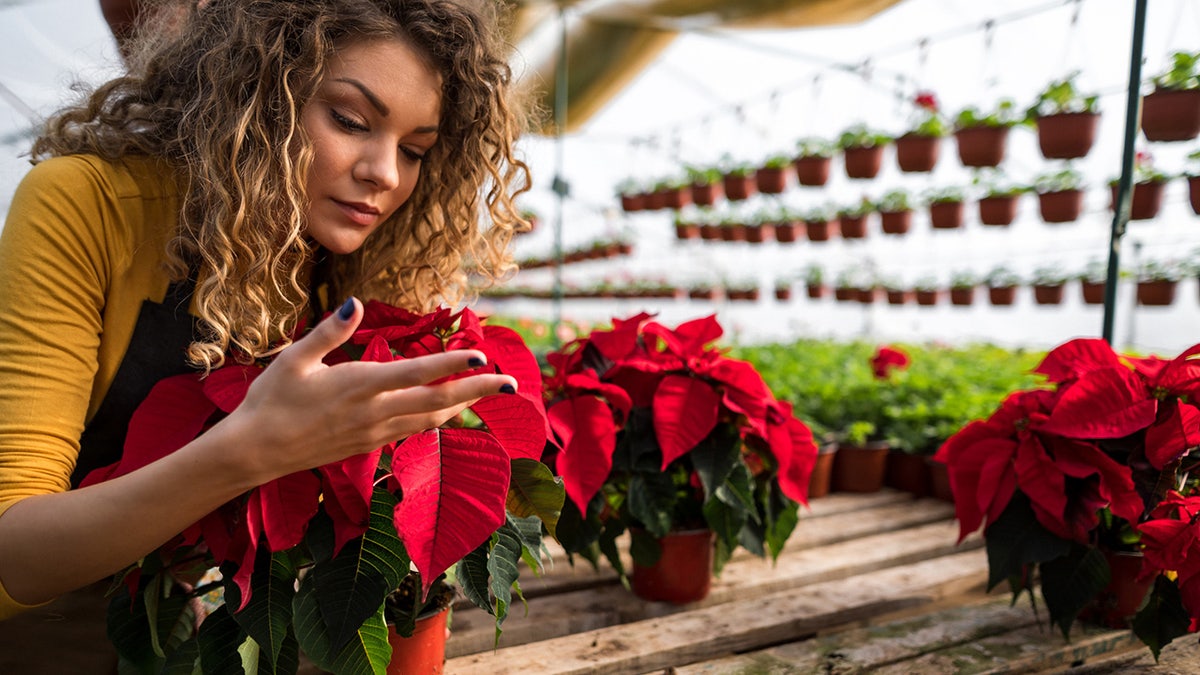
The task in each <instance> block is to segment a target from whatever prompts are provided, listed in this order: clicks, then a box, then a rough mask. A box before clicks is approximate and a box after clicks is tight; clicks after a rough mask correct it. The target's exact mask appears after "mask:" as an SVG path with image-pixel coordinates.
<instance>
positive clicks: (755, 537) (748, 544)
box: [737, 519, 767, 558]
mask: <svg viewBox="0 0 1200 675" xmlns="http://www.w3.org/2000/svg"><path fill="white" fill-rule="evenodd" d="M766 539H767V531H766V527H764V525H763V523H762V522H761V521H759V522H756V521H753V520H749V519H747V520H746V524H745V525H742V529H741V530H738V538H737V541H738V544H739V545H740V546H741V547H742V548H744V549H746V550H747V551H749V552H751V553H753V554H754V555H756V556H758V557H760V558H765V557H766V555H767V547H766V543H767V542H766Z"/></svg>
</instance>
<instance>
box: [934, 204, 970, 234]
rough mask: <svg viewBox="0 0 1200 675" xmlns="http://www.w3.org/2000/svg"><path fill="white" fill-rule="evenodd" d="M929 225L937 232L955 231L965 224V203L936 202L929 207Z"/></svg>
mask: <svg viewBox="0 0 1200 675" xmlns="http://www.w3.org/2000/svg"><path fill="white" fill-rule="evenodd" d="M929 224H930V225H932V226H933V228H934V229H935V230H954V229H958V228H960V227H962V224H963V203H962V202H961V201H954V202H934V203H932V204H930V205H929Z"/></svg>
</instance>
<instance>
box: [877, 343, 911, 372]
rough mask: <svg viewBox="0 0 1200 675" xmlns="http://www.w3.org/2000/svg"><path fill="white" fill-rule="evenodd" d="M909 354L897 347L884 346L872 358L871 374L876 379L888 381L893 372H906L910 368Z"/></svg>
mask: <svg viewBox="0 0 1200 675" xmlns="http://www.w3.org/2000/svg"><path fill="white" fill-rule="evenodd" d="M909 363H910V359H909V358H908V354H906V353H904V352H903V351H902V350H900V349H897V348H895V347H889V346H882V347H880V348H879V349H877V350H876V351H875V355H874V356H872V357H871V372H873V373H874V374H875V379H877V380H886V379H887V378H888V376H889V375H891V374H892V371H893V370H904V369H905V368H907V367H908V364H909Z"/></svg>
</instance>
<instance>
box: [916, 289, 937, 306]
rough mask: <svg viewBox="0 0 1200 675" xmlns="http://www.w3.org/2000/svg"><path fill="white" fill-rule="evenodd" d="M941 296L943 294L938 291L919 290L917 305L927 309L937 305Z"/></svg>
mask: <svg viewBox="0 0 1200 675" xmlns="http://www.w3.org/2000/svg"><path fill="white" fill-rule="evenodd" d="M939 295H941V294H940V293H939V292H937V291H921V290H918V291H917V304H918V305H924V306H926V307H929V306H932V305H936V304H937V303H938V296H939Z"/></svg>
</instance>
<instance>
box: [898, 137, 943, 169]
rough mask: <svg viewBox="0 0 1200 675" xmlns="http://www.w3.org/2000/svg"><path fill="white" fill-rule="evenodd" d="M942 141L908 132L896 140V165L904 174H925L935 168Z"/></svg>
mask: <svg viewBox="0 0 1200 675" xmlns="http://www.w3.org/2000/svg"><path fill="white" fill-rule="evenodd" d="M941 151H942V139H941V138H938V137H937V136H920V135H917V134H915V133H912V132H909V133H907V134H904V135H903V136H901V137H899V138H897V139H896V164H898V165H899V166H900V170H901V171H903V172H905V173H927V172H929V171H933V167H935V166H937V162H938V157H939V156H940V155H941Z"/></svg>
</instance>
